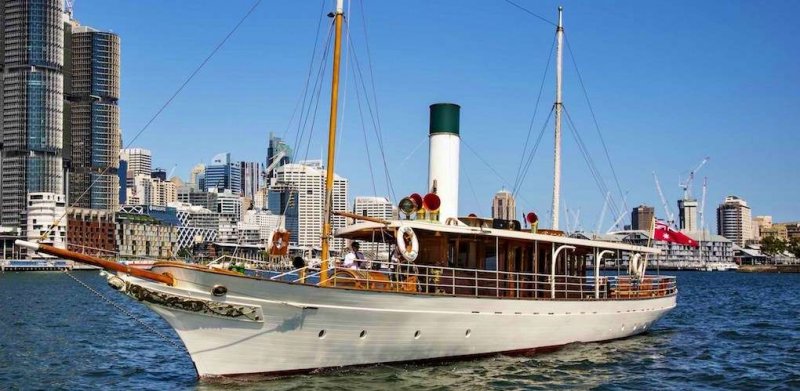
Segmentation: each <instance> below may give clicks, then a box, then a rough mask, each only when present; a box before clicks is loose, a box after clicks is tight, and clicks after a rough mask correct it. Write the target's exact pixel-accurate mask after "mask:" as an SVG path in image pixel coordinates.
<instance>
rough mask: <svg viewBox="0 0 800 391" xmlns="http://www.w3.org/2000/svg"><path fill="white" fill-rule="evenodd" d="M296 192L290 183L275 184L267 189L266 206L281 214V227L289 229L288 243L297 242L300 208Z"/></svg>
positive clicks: (298, 238) (276, 213) (274, 212)
mask: <svg viewBox="0 0 800 391" xmlns="http://www.w3.org/2000/svg"><path fill="white" fill-rule="evenodd" d="M297 199H298V192H297V190H293V189H292V187H291V185H290V184H285V183H282V184H276V185H274V186H272V187H271V188H270V189H269V193H268V195H267V208H268V209H269V211H270V212H272V214H275V215H279V216H282V218H283V227H284V228H286V230H287V231H289V243H292V244H297V243H299V240H300V237H299V234H298V230H299V229H300V209H299V208H298V207H297Z"/></svg>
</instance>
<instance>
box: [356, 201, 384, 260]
mask: <svg viewBox="0 0 800 391" xmlns="http://www.w3.org/2000/svg"><path fill="white" fill-rule="evenodd" d="M353 213H354V214H357V215H361V216H367V217H375V218H378V219H381V220H391V219H392V218H393V217H394V205H392V203H391V201H389V199H387V198H386V197H356V198H355V200H354V201H353ZM374 240H375V242H366V243H361V250H362V251H365V252H367V253H369V254H370V255H372V256H373V257H374V256H375V255H376V254H377V253H381V252H386V253H388V252H389V244H390V243H393V240H391V239H390V238H389V237H388V236H387V237H384V238H380V237H378V238H374ZM381 241H383V243H381Z"/></svg>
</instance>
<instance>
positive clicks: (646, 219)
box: [630, 205, 656, 232]
mask: <svg viewBox="0 0 800 391" xmlns="http://www.w3.org/2000/svg"><path fill="white" fill-rule="evenodd" d="M655 215H656V210H655V208H653V207H652V206H647V205H639V206H637V207H635V208H633V211H631V226H630V229H631V230H641V231H648V232H649V231H652V230H653V219H654V218H655Z"/></svg>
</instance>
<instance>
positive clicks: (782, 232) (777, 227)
mask: <svg viewBox="0 0 800 391" xmlns="http://www.w3.org/2000/svg"><path fill="white" fill-rule="evenodd" d="M786 228H787V227H786V225H784V224H773V225H772V226H771V227H769V228H767V227H763V228H761V229H760V235H759V237H760V239H764V238H769V237H772V238H775V239H778V240H782V241H784V242H785V241H787V240H789V230H788V229H786ZM760 239H759V240H760Z"/></svg>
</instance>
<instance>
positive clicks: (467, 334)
mask: <svg viewBox="0 0 800 391" xmlns="http://www.w3.org/2000/svg"><path fill="white" fill-rule="evenodd" d="M470 335H472V330H470V329H467V332H466V333H464V337H465V338H469V336H470Z"/></svg>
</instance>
